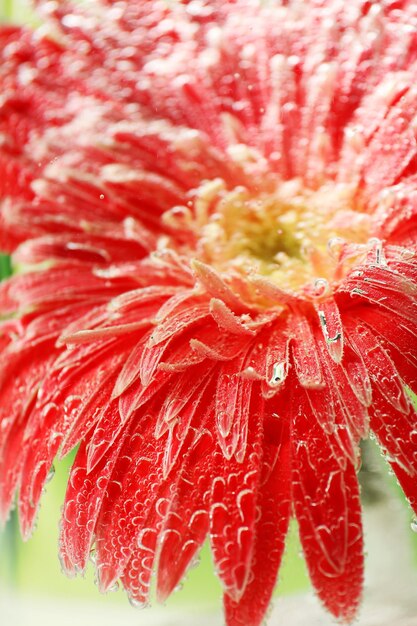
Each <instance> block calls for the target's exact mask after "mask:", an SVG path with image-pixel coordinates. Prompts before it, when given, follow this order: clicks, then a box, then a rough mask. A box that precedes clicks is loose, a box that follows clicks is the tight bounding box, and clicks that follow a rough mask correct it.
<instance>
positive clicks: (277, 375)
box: [268, 361, 287, 387]
mask: <svg viewBox="0 0 417 626" xmlns="http://www.w3.org/2000/svg"><path fill="white" fill-rule="evenodd" d="M286 375H287V368H286V363H285V361H281V363H274V365H273V367H272V376H271V378H270V379H269V381H268V384H269V386H270V387H276V386H278V385H280V384H281V383H282V382H283V381H284V379H285V377H286Z"/></svg>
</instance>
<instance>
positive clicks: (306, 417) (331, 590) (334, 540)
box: [292, 387, 363, 621]
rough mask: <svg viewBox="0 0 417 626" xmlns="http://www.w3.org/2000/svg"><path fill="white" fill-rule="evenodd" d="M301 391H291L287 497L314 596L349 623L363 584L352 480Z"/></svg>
mask: <svg viewBox="0 0 417 626" xmlns="http://www.w3.org/2000/svg"><path fill="white" fill-rule="evenodd" d="M302 393H303V392H302V390H301V389H300V388H299V387H298V389H297V387H295V388H294V389H293V394H294V403H297V404H298V406H299V408H298V412H297V413H296V414H295V415H294V416H293V426H292V438H293V460H294V470H293V497H294V507H295V513H296V516H297V520H298V524H299V527H300V538H301V543H302V546H303V550H304V555H305V558H306V562H307V566H308V569H309V572H310V576H311V579H312V582H313V584H314V587H315V589H316V591H317V593H318V595H319V597H320V598H321V600H322V601H323V603H324V605H325V606H326V608H327V609H328V610H329V611H330V612H331V613H333V615H335V616H336V617H338V618H341V619H343V620H346V621H349V620H351V619H353V617H354V616H355V613H356V611H357V609H358V606H359V602H360V597H361V593H362V583H363V541H362V522H361V508H360V500H359V485H358V480H357V477H356V471H355V467H354V466H353V464H352V463H351V462H350V461H347V462H346V465H345V469H342V468H341V467H340V464H339V462H338V459H337V457H336V456H335V454H334V453H333V452H332V447H334V444H335V442H331V440H332V439H334V435H331V434H326V433H324V431H323V430H322V429H321V428H320V426H319V425H318V424H317V422H316V421H315V419H314V415H312V411H311V409H310V408H309V407H308V405H306V404H305V402H303V400H302V395H301V394H302ZM293 406H294V404H293ZM336 454H337V453H336Z"/></svg>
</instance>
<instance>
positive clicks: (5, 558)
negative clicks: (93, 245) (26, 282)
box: [0, 0, 417, 626]
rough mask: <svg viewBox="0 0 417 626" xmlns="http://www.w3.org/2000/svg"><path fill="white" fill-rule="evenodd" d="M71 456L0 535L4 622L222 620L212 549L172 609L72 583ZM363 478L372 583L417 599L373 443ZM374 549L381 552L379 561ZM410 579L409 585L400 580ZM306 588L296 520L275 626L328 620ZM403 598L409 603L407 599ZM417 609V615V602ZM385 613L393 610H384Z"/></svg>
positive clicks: (398, 511) (3, 12)
mask: <svg viewBox="0 0 417 626" xmlns="http://www.w3.org/2000/svg"><path fill="white" fill-rule="evenodd" d="M0 21H1V22H19V23H26V24H35V23H36V19H34V17H33V13H32V11H31V9H30V6H29V3H28V2H25V1H23V0H20V1H13V0H0ZM10 272H11V267H10V260H9V259H8V257H6V256H4V255H0V278H1V279H4V278H5V277H7V276H8V275H9V274H10ZM72 460H73V456H70V457H68V458H67V459H66V460H65V461H64V462H62V463H60V464H58V465H56V472H55V476H54V478H53V480H52V481H51V482H50V483H49V484H48V486H47V488H46V492H45V494H44V497H43V500H42V506H41V509H40V514H39V518H38V522H37V528H36V531H35V533H34V534H33V537H32V538H31V539H30V540H29V541H28V542H27V543H23V542H22V540H21V538H20V535H19V529H18V520H17V517H16V515H15V514H12V516H11V519H10V520H9V522H8V524H7V526H6V528H5V529H4V530H3V531H1V533H0V623H1V624H4V625H5V626H20V625H21V624H22V625H23V624H28V623H29V622H30V623H31V624H32V625H34V626H36V625H37V624H42V625H44V626H48V625H49V624H51V625H52V624H54V625H55V624H57V623H59V624H61V625H62V626H65V625H66V624H68V625H69V624H71V625H72V624H74V623H76V624H77V626H87V624H88V625H91V624H95V623H100V624H101V625H102V626H106V625H107V624H109V625H113V624H117V625H118V626H122V625H123V624H125V623H126V624H128V623H129V624H135V623H136V624H146V625H152V624H161V625H165V626H169V625H175V624H187V623H188V621H187V620H190V621H189V623H190V624H195V622H196V617H197V616H198V621H199V624H200V626H203V624H206V623H207V624H209V625H210V626H215V625H217V624H220V623H221V617H220V606H221V592H220V585H219V583H218V581H217V579H216V577H215V575H214V573H213V567H212V562H211V557H210V553H209V549H208V546H205V547H204V549H203V551H202V554H201V559H200V565H199V566H198V567H196V568H195V569H193V570H192V571H191V572H190V573H189V575H188V577H187V580H186V581H185V583H184V585H183V589H182V591H181V592H180V593H176V594H174V595H173V597H172V598H171V599H170V600H169V601H168V603H167V607H165V609H162V608H161V609H159V608H157V609H153V610H152V611H146V612H145V613H144V612H141V613H139V614H138V616H137V617H136V615H137V614H136V613H135V612H133V610H132V609H131V608H130V607H129V606H128V603H127V599H126V596H125V595H124V593H123V592H122V591H118V592H116V593H111V594H107V595H106V596H101V595H100V594H99V592H98V590H97V588H96V586H95V584H94V572H93V567H92V566H91V567H90V570H89V571H88V572H87V574H86V577H85V579H71V580H69V579H67V578H66V577H65V576H64V575H63V574H62V572H61V568H60V564H59V560H58V520H59V515H60V509H61V505H62V502H63V499H64V494H65V486H66V481H67V477H68V472H69V468H70V466H71V462H72ZM361 482H362V490H363V500H364V506H365V523H366V524H367V539H366V548H367V550H368V552H372V554H370V556H369V560H370V561H372V560H374V561H375V563H376V565H375V566H372V564H371V566H369V564H368V567H369V568H370V571H371V572H372V571H373V572H374V573H373V574H372V573H371V582H370V583H368V586H370V587H372V584H373V582H372V580H374V579H375V576H376V578H378V576H379V577H380V578H381V576H382V579H381V580H382V581H383V582H382V586H383V587H382V589H380V593H379V595H380V597H382V596H383V595H385V591H386V590H388V589H391V588H392V589H394V588H396V586H397V587H398V588H399V590H400V591H401V590H402V591H401V593H403V592H404V593H406V592H407V593H409V592H408V591H407V589H408V586H411V587H412V588H413V589H415V591H414V596H415V599H416V602H417V587H414V585H415V578H414V574H413V573H412V574H409V573H407V572H409V569H407V568H409V566H410V567H411V568H414V569H416V571H417V567H416V564H417V537H416V535H415V534H414V533H413V532H411V530H410V523H411V521H412V515H411V512H410V509H409V507H408V505H407V504H406V503H405V501H404V499H403V497H402V495H401V494H400V491H399V489H398V487H397V486H396V484H395V481H394V479H393V478H392V476H390V475H389V472H388V469H387V467H386V465H385V463H384V461H383V460H382V459H381V457H380V455H379V453H378V452H377V451H376V447H375V445H374V444H373V443H372V442H371V443H370V444H367V446H366V448H365V449H364V464H363V470H362V472H361ZM375 527H376V528H377V529H376V530H374V528H375ZM371 547H372V550H371ZM374 552H375V553H376V552H378V555H376V556H377V558H376V560H375V554H373V553H374ZM401 555H402V556H401ZM404 555H405V559H406V561H407V563H408V564H407V563H406V565H405V566H404V562H403V561H400V558H404ZM378 558H379V561H378ZM395 559H397V561H396V560H395ZM399 570H400V571H399ZM372 576H373V577H374V578H373V579H372ZM384 576H385V578H384ZM404 576H405V578H406V582H405V583H403V582H401V581H402V577H404ZM384 581H385V582H384ZM378 584H380V583H378ZM407 585H408V586H407ZM384 587H386V589H384ZM308 590H309V583H308V579H307V575H306V571H305V566H304V562H303V559H302V555H301V549H300V545H299V542H298V538H297V529H296V527H295V524H294V525H293V526H292V528H291V531H290V538H289V541H288V544H287V552H286V555H285V558H284V565H283V568H282V571H281V575H280V583H279V589H278V591H277V593H278V595H279V596H280V598H281V600H280V602H281V604H279V603H278V606H279V607H281V609H280V617H277V618H276V619H275V620H274V621H273V624H281V623H282V624H284V623H285V624H286V626H293V625H294V626H296V625H298V624H305V623H306V622H305V620H306V619H307V616H308V619H309V620H310V623H311V624H313V620H314V619H316V620H317V621H316V622H314V623H317V624H323V625H324V624H327V623H329V622H328V618H327V617H325V616H324V614H323V613H322V612H321V611H320V609H318V608H317V606H316V604H317V603H316V604H314V602H315V601H314V600H312V599H311V597H310V596H309V595H308V596H304V598H305V597H307V598H310V599H309V600H308V601H307V604H305V605H302V606H303V607H304V608H301V609H300V602H299V601H298V597H299V596H298V595H296V596H294V594H301V593H306V592H308ZM400 591H399V592H398V593H400ZM308 593H309V592H308ZM291 594H292V597H295V598H296V599H295V600H291V599H290V600H286V599H285V598H291ZM388 595H389V594H388ZM411 595H413V592H411ZM404 597H408V596H404ZM282 598H283V599H282ZM304 598H303V602H304ZM394 602H396V603H397V604H398V603H402V602H403V600H399V599H397V600H395V601H394ZM378 603H379V606H380V607H381V606H383V601H382V604H381V600H378ZM404 603H407V600H406V599H405V600H404ZM285 607H288V608H285ZM415 609H416V613H415V614H417V605H416V607H415ZM300 610H301V613H300ZM412 610H414V609H412ZM306 611H308V613H306ZM315 611H316V612H317V617H316V618H315V617H314V615H315ZM372 611H373V613H372V615H374V617H373V619H374V621H372V619H371V621H369V620H368V621H366V624H375V625H376V626H382V624H383V623H385V622H384V619H385V618H382V617H381V616H380V617H378V612H377V613H375V608H374V609H372ZM297 615H298V617H297ZM384 615H385V616H386V615H387V612H386V607H385V608H384ZM375 616H376V617H375ZM388 616H389V619H390V620H391V621H390V624H392V626H401V625H402V624H403V626H412V625H414V624H416V623H417V622H414V620H413V619H412V618H410V617H405V619H406V621H404V622H400V620H399V619H397V620H396V621H395V618H394V616H390V614H389V613H388ZM297 619H299V620H300V621H297ZM364 619H365V618H364ZM375 620H377V621H375ZM378 620H379V621H378ZM362 623H363V624H365V621H362V620H359V621H358V622H357V624H358V625H360V624H362ZM387 623H388V622H387ZM271 625H272V622H271Z"/></svg>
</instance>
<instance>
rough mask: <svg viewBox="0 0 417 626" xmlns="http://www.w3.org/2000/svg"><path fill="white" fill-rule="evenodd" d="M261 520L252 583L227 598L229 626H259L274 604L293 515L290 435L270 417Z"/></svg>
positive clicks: (260, 499) (260, 494) (261, 488)
mask: <svg viewBox="0 0 417 626" xmlns="http://www.w3.org/2000/svg"><path fill="white" fill-rule="evenodd" d="M263 447H264V456H263V460H262V476H261V481H260V485H259V491H258V495H257V501H256V506H257V511H258V518H257V522H256V528H255V542H254V549H253V556H252V563H251V567H250V574H249V579H248V584H247V586H246V588H245V591H244V593H243V595H242V597H241V598H240V600H239V601H237V602H236V601H234V600H233V599H232V598H231V597H230V596H228V595H225V598H224V605H225V613H226V623H227V625H228V626H259V625H260V624H261V623H262V621H263V619H264V616H265V612H266V610H267V608H268V606H269V603H270V601H271V596H272V592H273V590H274V587H275V584H276V577H277V573H278V570H279V567H280V565H281V560H282V555H283V551H284V547H285V536H286V533H287V529H288V522H289V517H290V513H291V459H290V442H289V439H288V432H286V431H285V428H282V425H280V424H279V419H277V418H276V417H269V418H268V417H267V418H266V432H265V441H264V444H263Z"/></svg>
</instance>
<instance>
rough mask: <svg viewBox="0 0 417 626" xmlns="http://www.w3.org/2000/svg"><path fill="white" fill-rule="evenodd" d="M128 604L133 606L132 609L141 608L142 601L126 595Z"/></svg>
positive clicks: (142, 606)
mask: <svg viewBox="0 0 417 626" xmlns="http://www.w3.org/2000/svg"><path fill="white" fill-rule="evenodd" d="M128 599H129V604H130V606H133V608H134V609H143V608H144V606H145V605H144V603H143V602H142V601H141V600H138V599H137V598H134V597H133V596H128Z"/></svg>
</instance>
